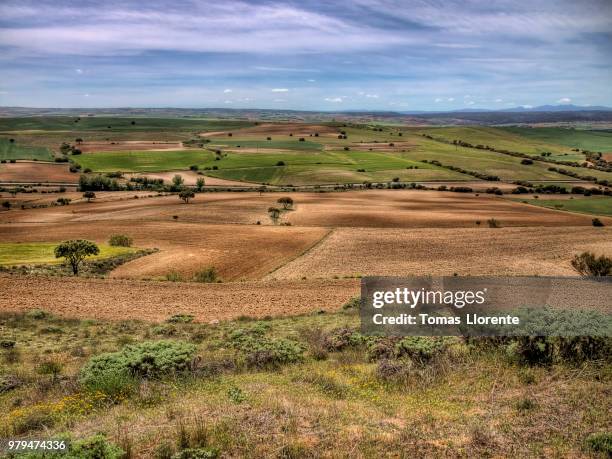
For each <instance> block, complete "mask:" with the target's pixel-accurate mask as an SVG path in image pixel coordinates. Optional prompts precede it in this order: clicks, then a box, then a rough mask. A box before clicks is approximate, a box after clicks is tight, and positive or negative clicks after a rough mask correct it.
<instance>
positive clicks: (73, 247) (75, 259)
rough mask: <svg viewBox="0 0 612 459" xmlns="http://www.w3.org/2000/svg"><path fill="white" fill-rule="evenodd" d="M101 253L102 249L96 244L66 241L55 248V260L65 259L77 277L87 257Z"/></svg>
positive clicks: (82, 241) (82, 240)
mask: <svg viewBox="0 0 612 459" xmlns="http://www.w3.org/2000/svg"><path fill="white" fill-rule="evenodd" d="M99 253H100V249H99V248H98V246H97V245H96V244H95V243H93V242H91V241H86V240H84V239H75V240H71V241H64V242H62V243H60V244H59V245H58V246H57V247H55V258H65V259H66V261H67V262H68V263H70V266H72V273H73V274H74V275H75V276H76V275H78V274H79V265H80V264H81V263H82V262H83V260H84V259H85V257H89V256H91V255H98V254H99Z"/></svg>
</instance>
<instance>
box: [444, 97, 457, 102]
mask: <svg viewBox="0 0 612 459" xmlns="http://www.w3.org/2000/svg"><path fill="white" fill-rule="evenodd" d="M446 100H448V101H449V102H454V101H455V98H454V97H449V98H448V99H446Z"/></svg>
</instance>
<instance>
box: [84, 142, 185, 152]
mask: <svg viewBox="0 0 612 459" xmlns="http://www.w3.org/2000/svg"><path fill="white" fill-rule="evenodd" d="M77 148H79V149H80V150H81V151H82V152H83V153H95V152H98V151H135V150H138V151H140V150H149V151H160V150H183V149H184V148H185V147H183V143H182V142H164V141H161V140H160V141H148V140H126V141H116V140H115V141H96V142H83V143H81V144H80V145H79V146H77Z"/></svg>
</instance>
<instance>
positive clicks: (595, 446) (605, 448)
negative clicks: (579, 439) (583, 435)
mask: <svg viewBox="0 0 612 459" xmlns="http://www.w3.org/2000/svg"><path fill="white" fill-rule="evenodd" d="M586 444H587V447H588V448H589V449H590V450H592V451H597V452H600V453H604V454H606V455H607V456H608V457H610V456H611V455H612V433H610V432H597V433H592V434H591V435H589V436H588V437H587V439H586Z"/></svg>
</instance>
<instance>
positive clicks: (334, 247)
mask: <svg viewBox="0 0 612 459" xmlns="http://www.w3.org/2000/svg"><path fill="white" fill-rule="evenodd" d="M583 251H592V252H595V253H597V254H606V255H608V256H610V255H612V229H610V228H593V227H591V228H571V227H567V228H499V229H490V228H479V229H467V228H461V229H446V228H440V229H429V228H428V229H413V230H402V229H385V230H381V229H370V228H353V229H348V228H346V229H344V228H343V229H337V230H334V232H333V233H332V234H331V235H329V236H328V237H327V238H325V240H323V241H322V242H321V243H320V244H318V245H317V246H315V247H313V248H312V249H311V250H310V251H309V252H308V253H306V254H305V255H303V256H302V257H300V258H297V259H295V260H294V261H293V262H291V263H288V264H287V265H285V266H283V267H282V268H280V269H278V270H276V271H274V272H273V273H271V274H269V275H268V276H267V277H266V278H265V279H301V278H302V277H304V276H306V277H307V278H309V279H313V278H330V277H333V276H338V277H345V276H354V275H364V276H365V275H380V276H409V275H453V273H458V274H459V275H542V276H547V275H550V276H553V275H561V276H566V275H576V273H575V272H574V271H573V270H572V268H571V266H570V259H571V258H572V256H573V255H574V254H576V253H581V252H583Z"/></svg>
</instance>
